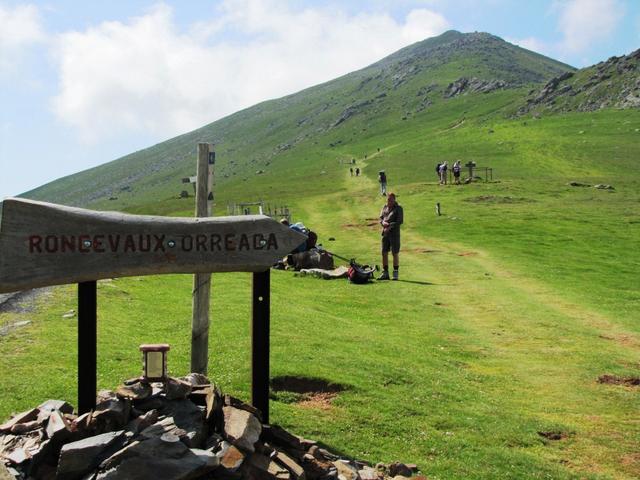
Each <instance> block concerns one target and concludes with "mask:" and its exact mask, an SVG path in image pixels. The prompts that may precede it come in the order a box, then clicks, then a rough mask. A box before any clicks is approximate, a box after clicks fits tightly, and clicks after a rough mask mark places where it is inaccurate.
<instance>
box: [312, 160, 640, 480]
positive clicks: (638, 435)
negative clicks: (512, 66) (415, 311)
mask: <svg viewBox="0 0 640 480" xmlns="http://www.w3.org/2000/svg"><path fill="white" fill-rule="evenodd" d="M381 153H382V152H381ZM377 154H378V153H375V154H373V155H372V157H373V156H375V155H377ZM360 164H361V165H362V164H364V167H361V168H366V162H361V163H360ZM344 186H345V190H344V191H342V192H340V193H334V194H331V195H327V196H326V197H325V198H324V199H323V200H321V201H320V202H321V204H318V205H317V207H318V208H315V209H314V212H315V213H314V214H313V215H312V217H311V218H310V219H309V223H310V224H311V225H314V226H315V227H316V228H317V229H318V230H319V231H321V232H322V231H325V230H328V231H331V232H334V231H340V230H341V227H343V228H344V226H349V228H348V237H349V238H348V240H345V241H344V242H343V245H341V247H342V248H351V249H353V250H355V251H356V252H357V254H358V255H360V256H361V257H362V258H367V259H368V258H371V257H372V255H375V256H378V254H377V253H375V254H374V253H373V252H377V251H378V238H379V237H378V236H377V233H378V227H377V225H371V224H372V223H373V222H371V221H366V220H365V221H363V219H372V218H375V217H376V216H377V212H378V209H379V208H380V207H381V206H382V204H383V200H382V199H381V198H380V197H379V196H377V195H376V196H374V195H373V193H372V192H376V191H377V189H376V185H375V184H374V182H373V181H371V179H369V178H367V177H364V178H351V177H350V176H349V175H347V176H346V177H345V184H344ZM365 199H366V200H365ZM400 201H402V200H400ZM335 205H340V206H341V207H346V208H341V209H340V210H338V211H337V212H336V211H335V207H334V206H335ZM336 213H337V214H338V215H336ZM424 213H425V212H411V211H409V212H407V211H405V216H407V215H409V216H411V215H417V214H424ZM336 222H340V223H341V224H340V225H336V224H335V223H336ZM367 224H369V225H367ZM352 226H358V228H354V227H352ZM342 233H343V236H344V234H345V233H347V232H345V231H344V230H343V231H342ZM402 240H403V249H402V253H401V278H402V279H403V280H405V281H401V282H397V283H395V282H388V283H385V284H382V285H379V286H376V287H377V288H379V289H384V290H385V292H384V297H383V299H384V300H382V299H381V301H384V303H385V304H386V305H387V306H386V307H385V308H387V309H390V310H394V311H396V312H401V311H402V306H401V302H402V301H406V299H407V298H411V299H413V300H412V301H414V302H419V303H420V304H422V305H423V306H424V307H425V310H426V309H427V308H428V307H432V306H433V305H436V306H437V310H436V312H438V313H436V315H435V316H432V317H430V318H427V317H425V322H429V323H430V324H431V326H432V327H433V328H434V329H436V330H437V329H438V326H437V325H438V321H439V320H440V319H439V316H440V315H439V312H440V311H443V312H446V313H442V314H441V315H442V317H445V318H450V319H453V321H454V324H455V329H457V330H459V331H460V333H459V334H457V335H451V334H449V335H447V337H446V341H447V344H448V347H447V346H445V347H443V348H445V349H446V348H453V349H455V350H459V351H466V352H467V353H468V354H469V355H470V356H471V357H472V360H471V361H468V362H465V367H464V368H465V369H468V371H470V372H473V373H474V374H477V375H479V376H480V377H481V378H483V380H482V384H483V387H482V389H483V390H485V389H487V390H489V391H491V392H492V395H491V397H492V398H495V399H499V400H498V402H497V403H498V404H499V407H497V408H496V415H498V416H502V417H504V419H505V420H504V424H503V425H502V426H501V427H497V430H500V429H501V428H511V427H508V425H509V422H516V423H517V424H519V425H517V426H512V427H513V428H515V429H516V431H517V430H518V429H520V428H523V427H524V428H530V425H529V423H530V422H532V423H534V424H535V425H538V426H539V428H541V429H543V430H544V429H545V428H547V429H550V430H558V431H562V432H563V435H565V434H566V435H567V439H566V440H563V441H562V442H559V443H557V444H552V442H547V443H541V444H539V445H536V446H535V447H531V446H528V448H533V450H535V451H536V453H537V454H539V455H541V456H542V457H544V458H547V459H548V460H549V461H550V462H552V463H557V464H561V465H565V466H568V467H570V469H571V470H574V471H578V472H588V473H593V474H604V475H610V476H611V478H635V477H636V476H637V475H639V474H640V456H638V454H637V445H638V444H639V442H640V422H639V421H638V417H637V412H638V407H640V402H639V399H638V396H637V395H636V394H634V393H635V392H634V391H633V390H632V389H631V388H626V389H625V388H620V387H611V386H606V385H600V384H598V383H597V382H596V379H597V378H598V376H599V375H601V374H603V373H608V370H607V367H609V368H611V369H614V368H616V367H619V366H620V364H622V365H636V366H637V365H640V362H639V360H640V339H639V337H638V335H637V334H635V333H634V332H631V331H629V330H628V329H625V328H623V327H622V326H620V325H619V324H618V323H617V322H616V321H615V319H613V318H611V317H610V316H609V315H606V314H603V313H601V312H598V311H595V310H594V309H592V308H588V307H586V306H583V305H579V304H576V303H575V302H572V301H569V300H566V299H565V298H564V297H563V296H562V293H561V292H558V291H556V290H555V289H554V288H552V287H551V286H549V285H546V284H544V283H543V282H540V281H539V280H535V279H532V278H530V277H529V276H527V274H526V272H516V271H513V270H512V269H510V268H507V267H506V266H505V265H504V264H503V263H502V262H500V260H499V259H498V258H496V257H495V256H492V255H490V254H489V253H487V252H486V251H483V250H480V249H478V248H475V247H474V246H471V245H465V244H464V243H451V242H443V241H442V240H439V239H436V238H425V237H424V236H422V235H420V234H419V233H416V232H415V231H411V230H410V229H408V228H406V227H405V228H404V229H403V234H402ZM374 258H375V257H374ZM376 261H378V260H376ZM381 293H382V292H381ZM388 295H390V297H388ZM400 317H401V316H400ZM399 320H401V318H400V319H399ZM425 353H426V352H425ZM406 368H408V369H410V368H412V365H411V364H410V363H408V364H407V365H406ZM471 401H472V402H473V401H477V402H481V401H482V395H478V398H477V399H475V400H471ZM498 412H499V413H498ZM587 412H588V413H587ZM506 419H509V420H506ZM518 419H519V420H518ZM452 421H453V422H454V423H455V420H452ZM497 421H498V422H500V420H498V419H497ZM521 422H522V424H520V423H521ZM521 433H523V434H524V433H525V432H524V431H522V432H521ZM529 433H530V432H529ZM534 433H535V432H534Z"/></svg>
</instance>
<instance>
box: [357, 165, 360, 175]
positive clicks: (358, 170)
mask: <svg viewBox="0 0 640 480" xmlns="http://www.w3.org/2000/svg"><path fill="white" fill-rule="evenodd" d="M359 176H360V167H356V177H359Z"/></svg>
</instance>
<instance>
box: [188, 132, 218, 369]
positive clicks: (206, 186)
mask: <svg viewBox="0 0 640 480" xmlns="http://www.w3.org/2000/svg"><path fill="white" fill-rule="evenodd" d="M212 150H213V145H210V144H208V143H199V144H198V166H197V170H196V171H197V182H196V217H210V216H211V204H212V203H213V202H212V201H210V200H209V196H210V195H211V197H212V198H213V196H212V194H213V192H212V188H213V164H210V163H209V158H210V153H211V151H212ZM210 299H211V274H210V273H196V274H195V275H194V276H193V290H192V310H191V371H192V372H196V373H202V374H203V375H206V374H207V369H208V366H209V305H210Z"/></svg>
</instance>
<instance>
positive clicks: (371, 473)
mask: <svg viewBox="0 0 640 480" xmlns="http://www.w3.org/2000/svg"><path fill="white" fill-rule="evenodd" d="M358 475H359V476H360V479H361V480H379V475H378V471H377V470H375V469H374V468H371V467H364V468H363V469H361V470H358Z"/></svg>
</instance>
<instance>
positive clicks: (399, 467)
mask: <svg viewBox="0 0 640 480" xmlns="http://www.w3.org/2000/svg"><path fill="white" fill-rule="evenodd" d="M412 474H413V472H412V470H411V469H410V468H409V467H408V466H407V465H405V464H404V463H400V462H393V463H392V464H391V465H389V476H391V477H396V476H398V475H401V476H403V477H410V476H411V475H412Z"/></svg>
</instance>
